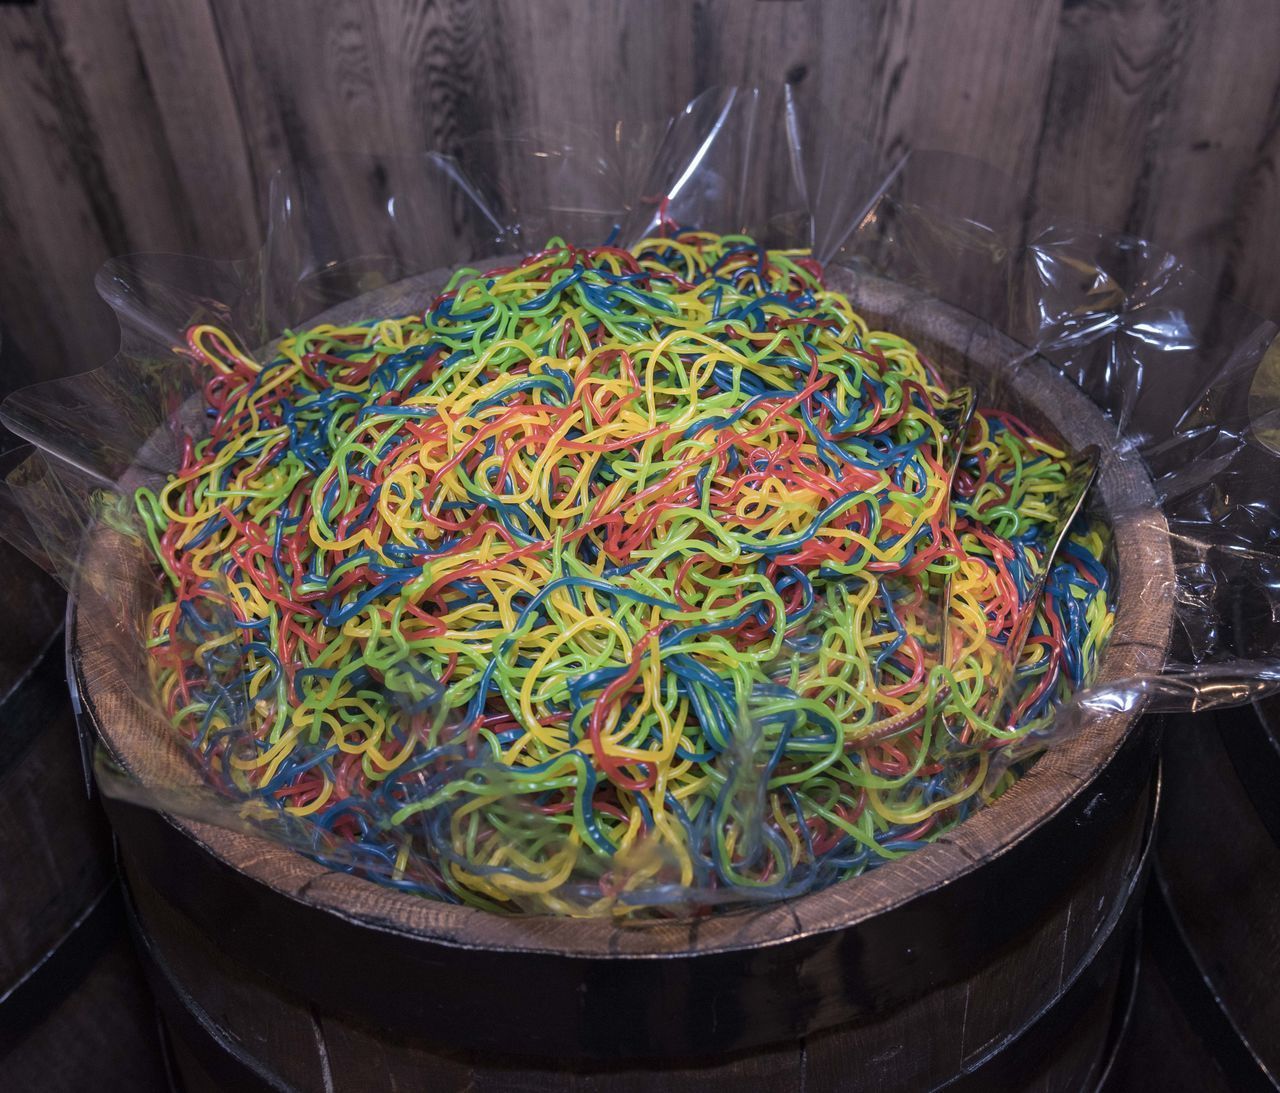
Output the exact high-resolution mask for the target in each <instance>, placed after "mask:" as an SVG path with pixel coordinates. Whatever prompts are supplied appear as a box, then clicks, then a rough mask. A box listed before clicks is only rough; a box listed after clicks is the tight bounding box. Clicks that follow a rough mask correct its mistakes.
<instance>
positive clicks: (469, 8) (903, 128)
mask: <svg viewBox="0 0 1280 1093" xmlns="http://www.w3.org/2000/svg"><path fill="white" fill-rule="evenodd" d="M1277 57H1280V5H1277V4H1276V3H1275V2H1274V0H968V2H966V3H963V4H960V3H948V2H945V0H866V2H859V3H849V2H847V0H644V2H631V3H627V2H625V0H537V2H529V0H434V2H429V0H399V2H385V0H272V2H270V3H262V2H260V0H38V2H37V3H34V4H32V5H29V6H26V5H19V6H11V5H0V147H3V148H4V149H5V155H4V156H0V251H2V252H3V254H4V261H3V262H2V263H0V325H3V326H4V327H5V328H6V330H7V333H8V336H9V337H10V338H11V339H12V340H13V341H14V342H16V344H17V346H18V348H19V349H20V351H21V353H22V356H23V357H24V358H25V359H26V360H27V361H28V362H29V371H30V375H29V377H27V378H31V379H34V378H39V377H48V376H54V375H63V374H69V373H72V372H77V371H82V370H84V369H85V368H87V367H91V366H94V365H96V364H98V363H100V362H101V361H102V360H104V359H105V358H106V357H107V356H108V355H109V353H110V349H111V348H112V347H113V346H114V344H115V331H114V327H113V323H112V320H111V317H110V314H109V312H108V311H107V309H106V307H105V305H103V304H101V303H100V302H99V301H97V299H96V297H95V295H94V292H93V287H92V284H93V275H94V273H95V272H96V271H97V269H98V267H99V265H100V264H101V263H102V262H103V261H104V260H105V259H106V258H107V257H108V256H110V255H112V254H120V253H125V252H129V251H137V250H167V251H178V252H189V253H197V254H202V255H207V256H213V257H238V256H244V255H247V254H248V253H250V251H251V250H252V249H253V248H255V247H256V246H257V245H258V243H259V242H260V240H261V235H262V229H263V223H262V218H263V211H264V208H265V189H266V183H267V180H268V178H269V177H270V175H271V173H272V172H273V171H274V170H275V169H276V168H279V167H286V166H289V165H291V164H292V165H297V164H306V163H309V162H311V161H313V160H314V159H315V158H316V157H317V156H318V155H320V154H321V153H322V152H324V151H331V150H343V151H360V152H372V153H382V154H385V153H388V152H392V151H396V152H406V151H408V152H412V151H418V150H423V149H440V150H446V151H449V150H453V149H454V148H456V146H457V144H458V142H459V141H460V140H461V139H463V138H464V137H465V136H466V135H467V134H469V133H472V132H474V131H476V130H477V129H483V128H487V127H501V128H505V129H514V130H519V129H525V128H528V127H530V126H538V125H539V124H544V123H545V122H546V121H547V119H560V118H567V119H571V120H574V121H577V122H580V123H583V124H585V125H587V126H589V127H592V128H599V127H601V126H603V125H607V124H611V123H612V122H613V121H615V120H617V119H621V120H623V121H625V123H626V125H625V126H624V132H626V131H636V132H639V131H640V130H636V129H634V126H635V125H636V124H637V123H639V122H641V121H643V120H644V119H651V118H659V117H665V116H667V115H669V114H670V113H672V112H673V111H676V110H678V109H679V108H680V107H681V106H682V105H683V104H684V103H685V101H687V100H688V99H689V98H690V97H691V96H692V95H694V94H696V93H698V92H699V91H701V90H703V89H705V88H706V87H708V86H711V85H713V84H717V83H733V82H738V83H767V82H769V81H781V80H782V79H784V78H785V79H786V80H788V81H790V82H791V83H792V84H793V86H795V87H796V88H797V90H798V91H799V92H800V93H801V94H802V95H804V96H812V97H813V98H816V99H820V100H821V101H823V102H824V103H826V105H827V107H828V109H829V110H830V111H831V112H832V114H834V115H836V116H837V117H840V118H843V119H851V120H852V121H853V122H854V123H855V124H856V127H857V128H858V129H860V130H862V131H864V132H865V133H867V134H868V135H869V136H870V137H871V138H873V139H874V141H875V142H876V143H877V144H878V145H879V146H880V148H881V149H883V150H885V151H886V152H899V151H902V150H904V149H907V148H941V149H946V150H951V151H960V152H965V153H968V154H969V155H972V156H976V157H978V158H980V159H983V160H986V161H989V162H990V163H992V164H994V165H995V166H996V167H998V168H1000V169H1001V170H1003V171H1005V172H1007V173H1008V174H1009V176H1010V177H1011V179H1012V184H1013V185H1012V190H1013V193H1014V196H1015V198H1016V200H1017V203H1018V204H1019V205H1020V208H1019V210H1018V214H1019V215H1020V216H1023V217H1030V216H1034V215H1036V214H1037V213H1039V212H1042V211H1044V210H1051V211H1054V212H1056V213H1059V214H1061V215H1063V216H1065V217H1072V218H1084V219H1088V220H1092V221H1095V222H1097V223H1098V224H1100V225H1102V226H1103V227H1105V228H1107V229H1110V230H1117V231H1127V232H1133V233H1138V234H1143V235H1147V236H1150V237H1151V238H1153V239H1154V240H1155V241H1156V242H1157V243H1159V244H1161V245H1163V246H1166V247H1169V248H1172V249H1174V250H1177V251H1179V252H1183V251H1185V252H1186V253H1187V254H1188V255H1189V256H1190V257H1191V258H1192V259H1193V260H1194V262H1195V264H1196V265H1197V267H1198V268H1199V269H1201V270H1202V271H1203V272H1204V274H1205V275H1206V276H1207V277H1208V278H1209V279H1210V281H1211V282H1213V283H1216V284H1219V285H1221V286H1222V287H1223V288H1224V289H1226V290H1227V291H1229V292H1231V293H1233V294H1235V295H1236V296H1237V297H1238V298H1239V299H1241V300H1243V301H1244V302H1245V303H1247V304H1248V305H1250V306H1251V307H1254V308H1255V309H1257V310H1259V311H1261V312H1262V313H1264V314H1266V315H1269V316H1271V317H1276V316H1280V274H1278V273H1277V272H1276V263H1275V261H1274V255H1275V253H1276V251H1277V248H1278V247H1280V180H1278V177H1277V166H1278V160H1280V63H1277Z"/></svg>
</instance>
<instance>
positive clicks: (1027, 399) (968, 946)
mask: <svg viewBox="0 0 1280 1093" xmlns="http://www.w3.org/2000/svg"><path fill="white" fill-rule="evenodd" d="M835 280H836V281H837V284H838V286H839V287H840V288H841V289H842V290H844V291H846V292H848V293H849V295H850V296H851V298H852V299H853V301H854V303H855V306H858V307H859V308H860V309H861V310H862V311H863V313H864V314H865V315H867V316H868V318H870V319H872V320H873V321H874V324H875V325H879V326H882V327H884V328H887V329H892V330H896V331H899V332H901V333H903V334H905V335H907V336H908V337H912V338H914V339H915V340H916V341H917V343H918V344H919V345H920V347H921V349H922V350H923V351H924V352H926V353H927V354H930V355H931V356H933V357H934V358H935V359H937V360H939V361H940V362H942V363H943V364H944V365H946V364H948V363H950V364H956V363H959V362H962V361H963V362H967V363H968V364H969V365H970V366H971V367H972V369H973V370H974V372H975V373H978V374H982V373H988V374H989V373H991V372H993V370H997V369H1003V366H1005V365H1006V364H1007V363H1008V362H1009V361H1010V360H1011V359H1013V358H1015V357H1019V358H1020V357H1021V356H1022V354H1021V351H1020V349H1019V347H1018V346H1017V345H1015V344H1014V343H1012V342H1010V341H1009V340H1008V339H1006V338H1004V337H1002V336H1000V335H998V334H996V333H994V332H992V331H990V330H980V329H975V324H974V322H973V320H972V319H971V318H970V317H968V316H966V315H964V314H962V313H959V312H957V311H955V310H954V309H951V308H949V307H947V306H945V305H943V304H940V303H938V302H936V301H932V300H928V299H926V298H923V297H920V296H919V295H917V294H914V293H912V292H910V291H908V290H905V289H902V288H900V287H898V286H895V285H891V284H888V283H886V282H883V281H879V280H871V279H866V278H862V279H859V278H856V277H854V276H853V275H851V274H845V275H843V278H839V277H837V278H835ZM438 284H439V279H438V278H432V277H426V278H422V279H418V280H414V281H410V282H403V283H401V284H400V285H397V286H392V287H391V288H390V289H387V290H384V291H383V292H381V293H376V294H374V295H372V296H370V297H365V298H362V299H361V300H359V301H356V302H354V303H353V304H351V305H346V306H344V307H343V308H340V309H337V311H336V312H332V313H329V314H328V315H326V316H325V318H334V319H342V318H350V317H353V316H357V315H364V316H369V315H374V314H380V315H387V314H397V313H398V314H403V313H405V312H406V311H407V310H410V309H411V308H412V307H414V306H419V307H420V306H422V304H423V302H424V301H425V300H426V299H427V298H428V297H429V295H430V293H431V290H432V289H433V288H435V287H436V286H438ZM1011 375H1012V378H1011V379H1010V380H1009V381H1008V384H1007V389H1006V392H1005V393H1006V395H1007V397H1008V401H1009V403H1010V406H1011V408H1013V409H1015V410H1017V411H1019V412H1021V413H1022V414H1024V416H1026V417H1027V418H1028V419H1029V420H1030V421H1031V422H1032V424H1035V425H1039V426H1040V427H1042V428H1046V429H1049V430H1052V431H1053V432H1055V433H1057V434H1058V435H1060V436H1061V437H1063V438H1065V439H1066V440H1067V441H1068V442H1069V443H1070V444H1071V445H1073V446H1074V447H1077V448H1083V447H1084V446H1086V445H1088V444H1091V443H1097V444H1099V445H1101V446H1102V447H1103V449H1104V450H1107V449H1108V447H1109V445H1110V443H1111V441H1112V439H1113V432H1112V430H1111V428H1110V427H1109V425H1108V423H1107V422H1106V420H1105V419H1104V417H1103V416H1102V415H1101V414H1100V413H1099V412H1098V411H1097V410H1096V409H1095V408H1094V406H1093V405H1092V404H1091V403H1090V402H1089V401H1088V400H1087V399H1086V398H1085V397H1084V396H1083V395H1082V394H1081V393H1080V392H1079V391H1078V390H1077V389H1076V388H1074V387H1073V386H1071V385H1070V384H1069V383H1067V382H1066V381H1065V380H1063V379H1062V378H1061V377H1060V376H1059V375H1058V374H1057V373H1056V372H1054V371H1053V370H1052V369H1051V368H1050V367H1049V366H1048V365H1047V364H1044V363H1042V362H1038V361H1030V362H1026V363H1024V364H1023V365H1022V366H1021V367H1019V368H1017V369H1016V370H1014V371H1013V372H1012V374H1011ZM1095 497H1096V501H1097V504H1098V505H1099V507H1100V509H1101V511H1102V512H1103V514H1104V515H1106V516H1107V517H1108V518H1109V519H1110V520H1111V522H1112V526H1113V530H1114V536H1115V559H1116V561H1115V565H1116V569H1117V577H1118V582H1117V595H1118V615H1117V619H1116V626H1115V632H1114V636H1113V638H1112V640H1111V643H1110V645H1109V647H1108V649H1107V650H1106V653H1105V655H1104V657H1103V659H1102V663H1101V665H1100V678H1101V679H1102V680H1104V681H1105V680H1116V679H1121V678H1126V677H1131V676H1134V675H1136V674H1142V673H1150V672H1154V671H1158V670H1159V668H1160V666H1161V664H1162V661H1163V658H1164V655H1165V650H1166V648H1167V645H1168V640H1169V634H1170V628H1171V619H1172V610H1173V598H1172V595H1171V594H1170V590H1171V589H1172V587H1173V562H1172V557H1171V553H1170V543H1169V537H1168V533H1167V528H1166V526H1165V524H1164V521H1163V519H1162V517H1161V516H1160V514H1159V512H1158V510H1157V508H1156V505H1155V497H1154V493H1153V491H1152V487H1151V483H1150V481H1149V480H1148V478H1147V476H1146V474H1145V472H1144V471H1143V469H1142V468H1141V466H1140V465H1137V464H1135V463H1133V462H1125V461H1121V460H1118V459H1112V460H1107V461H1105V463H1104V466H1103V469H1102V471H1101V473H1100V476H1099V479H1098V483H1097V485H1096V487H1095ZM86 561H87V564H86V566H85V573H86V576H87V579H86V580H85V581H84V582H83V587H82V588H81V589H80V590H79V595H78V610H77V612H76V615H75V624H74V628H73V632H72V633H71V635H70V638H69V640H70V642H71V649H72V654H73V662H74V665H75V669H76V673H77V679H78V682H79V687H80V692H81V698H82V701H83V703H84V706H85V710H86V713H87V714H88V716H89V717H90V718H91V719H92V721H93V723H94V724H95V726H96V729H97V732H98V733H99V735H100V737H101V739H102V741H103V743H104V744H105V746H106V748H107V749H108V751H109V752H110V753H111V754H112V755H113V756H114V757H115V758H116V759H117V760H118V762H119V763H120V764H121V765H123V766H124V767H125V768H126V769H127V770H129V771H130V772H132V773H133V774H134V775H135V776H136V777H138V778H139V779H141V780H142V781H143V782H144V783H152V784H168V785H182V784H194V782H195V780H196V775H195V773H194V771H193V770H192V769H191V768H190V767H189V766H188V765H187V763H186V762H185V760H184V758H183V754H182V750H181V748H180V747H179V745H178V744H177V743H176V742H175V740H174V738H173V737H172V735H171V733H170V730H169V729H168V727H167V726H166V725H164V724H163V723H161V722H160V721H159V720H157V719H156V718H155V717H154V716H153V715H151V714H150V713H148V711H147V710H146V709H145V708H144V706H143V705H142V704H141V703H140V702H139V700H138V697H137V696H136V695H135V694H134V693H133V692H132V691H131V689H130V687H129V685H128V684H127V682H126V680H127V679H128V678H129V674H130V673H129V670H128V666H129V665H130V664H132V663H136V661H137V658H138V657H139V655H140V653H139V651H138V649H137V648H136V643H135V642H134V641H133V640H132V638H131V637H130V633H131V631H130V629H129V627H127V626H124V625H123V624H121V623H120V620H121V619H126V618H129V617H132V616H133V615H134V614H136V612H137V610H138V606H139V605H138V604H137V603H135V602H132V599H131V597H132V595H133V593H132V591H131V590H132V589H133V588H134V581H133V580H132V578H131V576H130V574H131V573H134V572H136V567H138V566H140V565H143V564H145V563H144V559H142V558H141V557H139V556H138V555H136V554H131V553H130V552H129V549H128V548H126V546H125V544H124V542H123V541H122V540H120V539H118V538H115V537H113V536H112V535H110V534H106V533H104V534H102V535H100V536H97V537H95V538H94V541H93V543H92V544H91V546H90V547H89V554H88V555H87V559H86ZM1153 736H1154V733H1153V731H1152V728H1151V726H1150V725H1149V724H1148V723H1146V722H1145V721H1144V720H1142V719H1140V717H1139V716H1138V713H1137V712H1128V713H1114V714H1109V715H1105V716H1103V715H1100V716H1098V717H1097V718H1096V719H1094V720H1093V721H1092V722H1091V723H1089V724H1088V725H1087V726H1086V727H1085V728H1084V730H1083V731H1081V732H1080V733H1079V734H1077V735H1076V736H1074V737H1073V738H1072V739H1070V740H1069V741H1067V742H1065V743H1063V744H1061V745H1060V746H1058V747H1056V748H1054V749H1053V750H1052V751H1051V752H1049V753H1048V754H1047V755H1046V756H1045V757H1044V758H1042V759H1041V760H1040V761H1039V762H1038V763H1036V764H1035V766H1034V767H1033V768H1032V769H1031V770H1030V772H1029V773H1027V774H1026V775H1025V776H1024V777H1023V778H1022V779H1021V780H1020V781H1019V782H1018V783H1017V785H1016V786H1015V787H1014V788H1013V789H1012V790H1011V791H1010V792H1008V793H1007V794H1005V795H1004V796H1002V797H1001V798H1000V800H999V801H998V802H997V803H996V804H994V805H993V806H992V807H990V808H988V809H986V810H983V811H981V812H979V813H978V814H976V815H975V816H973V817H972V818H970V819H969V820H967V821H966V822H965V823H964V824H963V825H961V826H960V827H959V828H957V829H956V830H955V831H953V832H951V833H950V834H948V835H947V836H946V837H944V838H942V839H940V840H939V841H938V842H936V843H934V844H932V845H931V846H929V847H927V848H925V849H922V850H919V851H917V852H915V853H913V854H910V855H908V856H907V857H906V858H904V859H903V860H901V861H898V862H895V863H893V864H891V865H888V866H885V867H883V868H880V869H877V870H876V871H874V872H873V873H870V874H868V875H866V876H863V877H860V878H856V879H853V880H850V881H846V882H844V883H841V884H837V885H835V886H833V887H831V888H828V889H826V890H824V891H821V892H816V893H813V894H811V895H807V896H804V897H801V898H798V899H796V900H793V901H790V902H786V903H781V904H776V905H771V906H762V907H757V908H752V909H747V910H739V911H735V912H732V913H726V914H721V915H715V916H712V917H709V918H701V919H698V920H693V921H684V922H661V923H650V924H646V925H643V926H625V927H624V926H618V925H615V924H613V923H611V922H607V921H580V920H571V919H561V918H549V917H524V918H507V917H500V916H496V915H491V914H487V913H484V912H481V911H477V910H473V909H470V908H465V907H455V906H449V905H445V904H442V903H438V902H433V901H430V900H427V899H423V898H421V897H418V896H413V895H408V894H404V893H400V892H397V891H394V890H392V889H389V888H385V887H380V886H378V885H376V884H373V883H371V882H368V881H364V880H360V879H358V878H355V877H352V876H350V875H347V874H344V873H339V872H334V871H331V870H328V869H326V868H324V867H323V866H320V865H318V864H316V863H315V862H313V861H311V860H309V859H308V858H306V857H303V856H302V855H300V854H296V853H293V852H291V851H289V850H287V849H284V848H283V847H281V846H279V845H277V844H275V843H273V842H271V841H269V840H267V839H264V838H262V837H259V836H256V835H252V834H246V833H243V832H233V831H229V830H226V829H223V828H221V827H216V826H210V825H208V824H205V823H198V822H194V821H191V820H187V819H182V818H179V817H175V816H171V815H166V814H164V813H161V812H156V811H152V810H149V809H146V808H140V807H137V806H135V805H130V804H126V803H124V802H123V801H112V802H109V807H110V811H111V816H112V820H113V822H114V824H115V827H116V832H117V835H118V838H119V841H120V847H121V851H122V856H123V861H124V864H125V868H126V874H127V877H128V881H129V886H130V890H131V894H132V900H133V907H134V914H135V920H136V923H137V928H138V934H139V937H140V938H141V940H142V944H143V948H144V949H145V951H146V953H147V954H148V957H149V959H150V962H151V967H152V975H153V982H154V983H155V984H156V987H157V992H158V994H159V995H160V996H161V997H162V1004H163V1003H164V1002H167V1012H168V1014H169V1027H170V1031H171V1034H172V1035H173V1037H174V1040H175V1042H176V1043H175V1054H176V1056H177V1058H178V1060H179V1063H180V1065H182V1067H183V1072H184V1074H185V1075H186V1077H187V1080H188V1082H189V1084H191V1085H192V1087H193V1088H206V1087H210V1086H213V1087H217V1086H219V1085H220V1086H222V1087H237V1088H239V1087H245V1086H247V1085H249V1084H257V1085H260V1086H262V1087H265V1088H284V1089H316V1090H328V1089H357V1090H374V1089H411V1088H412V1089H417V1088H422V1089H433V1090H435V1089H441V1090H447V1089H458V1090H462V1089H469V1090H498V1089H516V1088H519V1089H533V1088H537V1089H538V1090H561V1089H564V1090H568V1089H575V1090H577V1089H604V1088H607V1089H610V1090H613V1089H660V1088H675V1089H683V1088H689V1089H693V1088H697V1089H741V1088H744V1087H746V1085H747V1083H748V1082H755V1083H758V1085H759V1088H762V1089H769V1090H774V1089H780V1090H781V1089H788V1088H796V1089H799V1088H804V1089H806V1090H819V1089H844V1088H850V1089H852V1088H857V1089H860V1090H874V1091H888V1090H918V1089H928V1088H933V1087H938V1086H942V1085H949V1086H951V1087H953V1088H961V1087H964V1086H965V1085H966V1084H967V1085H969V1086H971V1087H975V1088H1020V1087H1024V1086H1025V1087H1030V1084H1031V1083H1034V1087H1035V1088H1037V1089H1044V1090H1072V1091H1075V1090H1079V1089H1081V1088H1084V1087H1085V1085H1087V1083H1088V1082H1089V1081H1090V1080H1091V1076H1092V1075H1093V1074H1095V1073H1096V1068H1097V1066H1098V1064H1099V1060H1100V1059H1101V1057H1102V1052H1103V1048H1104V1041H1105V1039H1106V1031H1107V1025H1108V1015H1109V1005H1110V1001H1109V1000H1110V997H1111V994H1109V993H1108V992H1113V991H1114V983H1115V980H1116V977H1117V975H1118V967H1119V963H1118V955H1117V954H1118V952H1119V949H1120V948H1121V947H1122V945H1123V942H1124V940H1125V938H1126V937H1127V918H1126V909H1127V907H1128V905H1129V896H1130V894H1131V893H1132V892H1133V890H1134V889H1135V888H1136V887H1138V886H1139V885H1140V883H1141V881H1142V878H1143V876H1144V875H1145V873H1144V866H1143V863H1144V860H1145V859H1144V846H1145V842H1146V839H1145V837H1146V834H1147V832H1148V831H1149V827H1150V819H1151V813H1152V807H1153V804H1152V802H1153V796H1152V792H1151V789H1150V776H1151V770H1152V764H1153V756H1154V743H1155V742H1154V739H1153Z"/></svg>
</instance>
